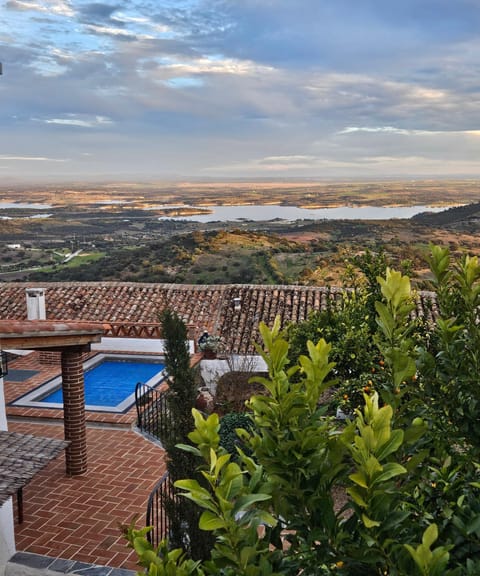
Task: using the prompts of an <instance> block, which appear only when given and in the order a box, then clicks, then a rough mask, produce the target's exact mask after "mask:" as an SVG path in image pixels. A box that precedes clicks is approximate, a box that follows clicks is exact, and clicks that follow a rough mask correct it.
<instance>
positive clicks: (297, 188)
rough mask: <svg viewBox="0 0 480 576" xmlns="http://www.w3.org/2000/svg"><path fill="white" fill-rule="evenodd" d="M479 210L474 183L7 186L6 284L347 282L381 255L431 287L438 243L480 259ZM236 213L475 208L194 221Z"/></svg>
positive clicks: (1, 201)
mask: <svg viewBox="0 0 480 576" xmlns="http://www.w3.org/2000/svg"><path fill="white" fill-rule="evenodd" d="M478 202H480V181H477V180H410V181H371V182H364V181H362V182H352V181H347V182H323V181H322V182H310V181H282V182H266V181H260V182H247V181H242V182H159V183H155V182H154V183H147V184H146V183H128V182H124V183H118V182H116V183H99V184H96V185H92V184H88V185H84V184H69V185H68V186H59V185H55V186H43V187H38V188H22V187H17V188H8V189H3V190H2V192H1V194H0V242H2V245H3V250H2V254H1V256H0V280H4V281H8V280H37V281H42V282H46V281H67V280H68V281H71V280H83V281H84V280H97V281H102V280H105V281H106V280H109V281H110V280H124V281H141V282H188V283H198V284H202V283H269V284H272V283H274V284H281V283H303V284H342V283H346V282H349V281H351V280H352V279H351V270H350V268H349V266H348V264H349V262H350V260H351V258H352V257H353V256H354V255H355V254H357V253H359V252H362V251H365V250H370V251H372V252H373V253H377V252H379V251H382V250H383V251H384V252H385V253H386V254H387V256H388V257H389V258H390V259H391V262H392V265H397V266H402V267H403V268H404V269H405V270H406V271H407V272H409V274H410V275H411V276H412V278H413V279H414V281H415V282H416V283H417V284H418V285H419V286H421V287H423V286H426V285H427V284H428V273H427V272H426V269H427V265H426V258H427V254H428V245H429V243H430V242H434V243H440V244H446V245H449V246H450V247H451V249H452V251H453V252H454V253H458V254H461V253H465V252H469V253H473V254H476V253H477V254H478V252H479V247H480V240H478V232H479V228H480V224H479V222H480V219H479V217H478V216H480V208H479V207H478V206H477V203H478ZM5 203H8V205H9V207H8V208H3V207H2V206H5ZM32 205H33V206H32ZM39 205H43V206H44V209H41V207H40V206H39ZM232 205H236V206H256V205H261V206H274V205H276V206H290V207H301V208H309V209H311V208H314V209H316V208H333V207H343V206H349V207H358V206H370V207H386V206H390V207H392V206H414V205H423V206H425V207H436V208H437V209H438V208H447V207H452V206H462V205H466V208H465V209H463V211H462V209H456V210H448V211H447V212H442V213H440V214H441V215H440V214H437V215H434V214H431V215H425V216H417V217H415V218H412V219H395V220H366V219H364V220H329V221H325V220H314V219H313V220H312V219H299V220H294V221H290V220H283V219H280V218H275V217H272V218H269V217H267V216H266V217H265V220H261V221H258V220H255V221H254V220H249V219H242V220H241V221H238V220H237V221H231V222H225V221H216V222H204V223H200V222H195V221H191V220H186V219H185V218H186V217H188V216H192V215H193V214H198V213H202V214H203V213H204V211H205V209H204V208H202V209H200V208H199V207H207V209H208V207H216V206H232ZM263 210H265V209H263ZM477 212H478V214H477ZM267 213H268V212H267ZM349 274H350V280H349Z"/></svg>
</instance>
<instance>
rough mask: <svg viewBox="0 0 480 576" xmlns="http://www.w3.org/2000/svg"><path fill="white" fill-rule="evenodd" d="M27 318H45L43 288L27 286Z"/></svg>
mask: <svg viewBox="0 0 480 576" xmlns="http://www.w3.org/2000/svg"><path fill="white" fill-rule="evenodd" d="M26 293H27V320H45V319H46V318H47V314H46V311H45V288H27V290H26Z"/></svg>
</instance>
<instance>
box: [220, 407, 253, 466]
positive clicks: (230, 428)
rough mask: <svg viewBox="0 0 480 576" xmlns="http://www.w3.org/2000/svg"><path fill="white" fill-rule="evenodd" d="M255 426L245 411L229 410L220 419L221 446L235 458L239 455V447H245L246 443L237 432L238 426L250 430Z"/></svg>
mask: <svg viewBox="0 0 480 576" xmlns="http://www.w3.org/2000/svg"><path fill="white" fill-rule="evenodd" d="M252 427H253V423H252V419H251V418H250V417H249V416H248V415H247V414H245V413H244V412H229V413H228V414H225V416H223V417H222V418H221V420H220V428H219V430H218V434H219V436H220V446H221V447H222V448H224V449H225V450H226V451H227V452H228V453H229V454H230V455H231V456H232V458H233V459H236V457H237V447H241V448H243V449H245V447H244V443H243V442H242V441H241V440H240V438H239V437H238V434H237V428H243V429H244V430H247V431H250V430H251V429H252Z"/></svg>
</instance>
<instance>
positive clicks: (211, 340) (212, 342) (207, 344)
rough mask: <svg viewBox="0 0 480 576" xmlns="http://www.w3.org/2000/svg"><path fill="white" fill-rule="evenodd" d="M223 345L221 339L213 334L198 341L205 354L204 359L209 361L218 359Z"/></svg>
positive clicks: (205, 335) (206, 335)
mask: <svg viewBox="0 0 480 576" xmlns="http://www.w3.org/2000/svg"><path fill="white" fill-rule="evenodd" d="M221 345H222V339H221V337H220V336H214V335H213V334H204V335H203V336H202V337H201V338H200V340H199V341H198V347H199V348H200V350H201V351H202V352H203V357H204V358H207V359H213V358H216V357H217V352H218V351H219V349H220V348H221Z"/></svg>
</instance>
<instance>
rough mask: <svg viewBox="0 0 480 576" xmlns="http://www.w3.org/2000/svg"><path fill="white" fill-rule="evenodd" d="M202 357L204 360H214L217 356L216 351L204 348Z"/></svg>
mask: <svg viewBox="0 0 480 576" xmlns="http://www.w3.org/2000/svg"><path fill="white" fill-rule="evenodd" d="M203 357H204V358H205V360H215V358H216V357H217V353H216V352H215V350H204V351H203Z"/></svg>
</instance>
